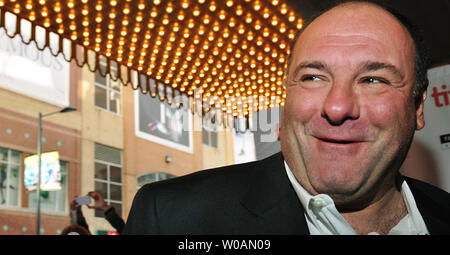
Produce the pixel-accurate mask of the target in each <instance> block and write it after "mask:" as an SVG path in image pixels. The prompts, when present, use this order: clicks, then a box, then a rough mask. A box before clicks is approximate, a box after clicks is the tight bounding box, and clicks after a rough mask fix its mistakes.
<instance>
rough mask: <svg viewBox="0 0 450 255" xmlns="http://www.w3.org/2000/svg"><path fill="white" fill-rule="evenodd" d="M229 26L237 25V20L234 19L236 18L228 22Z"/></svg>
mask: <svg viewBox="0 0 450 255" xmlns="http://www.w3.org/2000/svg"><path fill="white" fill-rule="evenodd" d="M228 26H230V27H234V26H236V21H235V20H234V18H231V19H230V21H229V22H228Z"/></svg>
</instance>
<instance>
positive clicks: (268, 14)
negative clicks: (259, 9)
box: [263, 8, 270, 19]
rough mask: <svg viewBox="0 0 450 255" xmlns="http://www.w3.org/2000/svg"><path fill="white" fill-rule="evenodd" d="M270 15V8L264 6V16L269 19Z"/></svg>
mask: <svg viewBox="0 0 450 255" xmlns="http://www.w3.org/2000/svg"><path fill="white" fill-rule="evenodd" d="M269 17H270V11H269V9H268V8H264V10H263V18H265V19H268V18H269Z"/></svg>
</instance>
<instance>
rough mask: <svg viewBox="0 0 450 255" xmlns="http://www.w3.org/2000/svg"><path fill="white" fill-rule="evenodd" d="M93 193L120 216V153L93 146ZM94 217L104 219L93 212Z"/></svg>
mask: <svg viewBox="0 0 450 255" xmlns="http://www.w3.org/2000/svg"><path fill="white" fill-rule="evenodd" d="M94 181H95V191H97V192H98V193H100V194H101V195H102V196H103V198H104V199H105V201H106V202H107V203H108V204H109V205H111V206H112V207H114V208H115V209H116V212H117V214H119V215H120V216H122V203H123V202H122V152H121V151H120V150H118V149H114V148H111V147H109V146H105V145H101V144H95V176H94ZM95 217H104V213H103V211H101V210H95Z"/></svg>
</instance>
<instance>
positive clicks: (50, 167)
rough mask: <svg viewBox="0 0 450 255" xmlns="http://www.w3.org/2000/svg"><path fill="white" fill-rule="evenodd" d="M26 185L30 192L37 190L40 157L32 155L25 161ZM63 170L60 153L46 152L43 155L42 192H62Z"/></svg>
mask: <svg viewBox="0 0 450 255" xmlns="http://www.w3.org/2000/svg"><path fill="white" fill-rule="evenodd" d="M24 163H25V170H24V184H25V188H26V189H27V190H28V191H32V190H35V189H36V188H37V183H38V171H39V169H38V166H39V157H38V155H32V156H29V157H26V158H25V159H24ZM60 189H61V170H60V164H59V152H57V151H53V152H46V153H42V154H41V190H48V191H51V190H60Z"/></svg>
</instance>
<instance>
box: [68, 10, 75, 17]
mask: <svg viewBox="0 0 450 255" xmlns="http://www.w3.org/2000/svg"><path fill="white" fill-rule="evenodd" d="M69 19H75V11H74V10H73V9H72V10H70V12H69Z"/></svg>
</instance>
